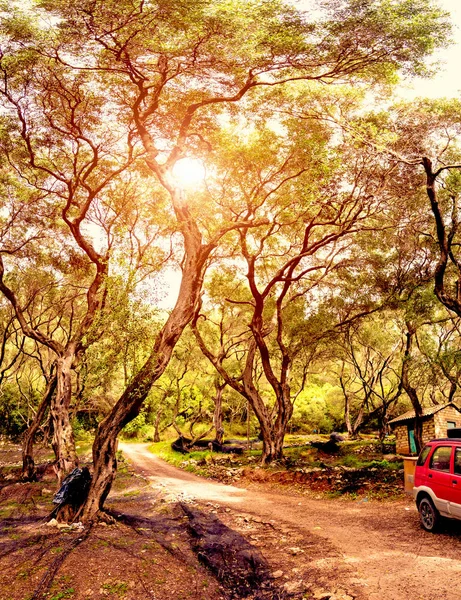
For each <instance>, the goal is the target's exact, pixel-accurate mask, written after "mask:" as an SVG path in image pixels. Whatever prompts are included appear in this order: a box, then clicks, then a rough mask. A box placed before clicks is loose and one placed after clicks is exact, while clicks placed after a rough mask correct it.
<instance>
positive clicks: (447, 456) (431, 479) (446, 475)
mask: <svg viewBox="0 0 461 600" xmlns="http://www.w3.org/2000/svg"><path fill="white" fill-rule="evenodd" d="M451 455H452V446H448V445H447V446H445V445H442V446H437V448H436V449H435V450H434V452H433V453H432V456H431V458H430V461H429V469H428V471H427V485H428V486H429V487H430V488H431V489H432V491H433V492H434V494H435V496H436V498H435V499H434V501H435V504H436V507H437V509H438V510H439V511H440V512H441V513H445V514H449V512H450V509H449V504H450V500H451V498H452V495H453V483H452V480H453V474H452V473H450V464H451Z"/></svg>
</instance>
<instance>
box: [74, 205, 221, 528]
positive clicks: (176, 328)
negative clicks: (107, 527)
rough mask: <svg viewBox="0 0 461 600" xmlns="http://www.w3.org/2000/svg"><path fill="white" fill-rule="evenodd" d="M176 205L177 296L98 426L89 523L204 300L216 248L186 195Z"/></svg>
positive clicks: (86, 512) (86, 516)
mask: <svg viewBox="0 0 461 600" xmlns="http://www.w3.org/2000/svg"><path fill="white" fill-rule="evenodd" d="M173 204H174V207H175V211H176V215H177V217H178V220H179V222H180V223H181V224H182V233H183V237H184V245H185V254H184V261H183V265H182V268H183V276H182V281H181V287H180V290H179V295H178V300H177V302H176V304H175V306H174V308H173V310H172V311H171V313H170V316H169V317H168V319H167V321H166V323H165V325H164V326H163V327H162V329H161V330H160V332H159V333H158V335H157V338H156V340H155V344H154V347H153V349H152V352H151V354H150V356H149V358H148V359H147V361H146V363H145V364H144V365H143V367H142V368H141V369H140V371H139V372H138V373H137V374H136V375H135V377H134V378H133V380H132V382H131V383H130V384H129V386H128V387H127V388H126V390H125V391H124V393H123V394H122V396H121V397H120V399H119V400H118V402H117V403H116V404H115V406H114V407H113V409H112V410H111V412H110V413H109V415H108V416H107V417H106V418H105V419H104V420H103V421H102V422H101V423H100V425H99V427H98V430H97V432H96V438H95V440H94V444H93V478H92V481H91V486H90V489H89V493H88V497H87V500H86V502H85V505H84V508H83V512H82V519H83V520H84V521H92V520H94V519H95V518H97V515H98V513H99V511H100V510H102V508H103V505H104V502H105V500H106V498H107V495H108V493H109V491H110V488H111V486H112V481H113V479H114V477H115V473H116V469H117V461H116V457H115V452H116V444H117V436H118V434H119V433H120V431H121V430H122V429H123V427H124V426H125V425H126V424H127V423H129V422H130V421H131V420H132V419H134V418H135V417H136V416H137V415H138V414H139V411H140V409H141V406H142V404H143V402H144V400H145V399H146V397H147V395H148V393H149V391H150V389H151V387H152V385H153V384H154V383H155V381H157V379H158V378H159V377H160V376H161V375H162V374H163V372H164V371H165V369H166V367H167V365H168V363H169V361H170V358H171V354H172V352H173V349H174V347H175V345H176V343H177V341H178V340H179V338H180V336H181V334H182V332H183V331H184V329H185V327H186V326H187V325H188V324H189V323H190V322H191V320H192V318H193V316H194V314H195V312H196V308H197V304H198V301H199V298H200V292H201V289H202V285H203V276H204V271H205V263H206V260H207V258H208V256H209V254H210V252H211V250H212V249H213V247H212V246H210V245H206V246H204V245H202V243H201V235H200V232H199V230H198V228H197V225H196V224H195V222H194V221H193V219H191V218H190V215H189V212H188V208H187V206H186V205H184V203H182V202H181V198H179V199H178V198H176V199H174V201H173Z"/></svg>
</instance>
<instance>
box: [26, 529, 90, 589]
mask: <svg viewBox="0 0 461 600" xmlns="http://www.w3.org/2000/svg"><path fill="white" fill-rule="evenodd" d="M90 532H91V527H89V528H88V529H85V530H84V531H82V532H81V533H79V534H78V535H77V536H76V537H75V538H74V539H72V540H71V541H70V542H69V544H68V545H67V546H66V547H65V548H64V550H63V551H62V552H61V553H60V554H59V555H58V556H57V557H56V558H55V559H54V560H53V561H52V562H51V564H50V565H49V567H48V569H47V571H46V573H45V574H44V576H43V577H42V579H41V581H40V583H39V584H38V586H37V588H36V589H35V591H34V593H33V595H32V596H31V598H30V600H45V599H46V597H47V595H48V592H49V590H50V587H51V584H52V583H53V580H54V578H55V577H56V574H57V573H58V571H59V569H60V568H61V565H62V564H63V562H64V561H65V560H66V558H67V557H68V556H69V554H70V553H71V552H72V551H73V550H75V548H77V546H79V545H80V544H81V543H82V542H84V541H85V540H86V539H87V537H88V536H89V534H90Z"/></svg>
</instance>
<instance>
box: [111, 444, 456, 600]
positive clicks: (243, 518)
mask: <svg viewBox="0 0 461 600" xmlns="http://www.w3.org/2000/svg"><path fill="white" fill-rule="evenodd" d="M120 448H121V449H122V450H123V452H124V454H125V455H126V456H127V458H128V459H129V460H130V462H132V464H133V466H134V467H135V469H136V470H137V471H138V472H139V473H140V474H141V475H143V476H144V477H145V478H146V479H147V480H148V481H149V482H150V485H151V486H152V488H153V491H154V495H156V496H157V497H158V495H159V494H160V495H161V496H162V497H163V499H164V500H165V501H172V502H174V501H185V502H191V503H198V504H202V505H206V506H207V507H208V509H209V510H212V511H213V512H215V513H218V514H219V516H220V518H222V519H223V520H224V521H225V522H226V524H228V525H229V526H231V527H235V528H240V530H241V531H243V532H245V529H246V530H247V534H248V537H249V539H250V541H252V543H254V544H255V545H256V546H259V548H260V550H261V551H262V552H263V554H265V555H266V556H267V555H269V556H267V557H268V560H269V561H270V563H271V565H272V566H273V568H274V569H276V568H277V567H278V566H280V567H281V569H280V572H279V576H280V577H282V575H280V573H282V572H284V575H283V576H284V577H285V580H286V581H287V583H286V584H285V585H287V586H288V585H290V584H291V585H292V586H293V589H296V585H297V581H298V583H299V582H300V581H301V580H302V578H304V580H306V579H307V578H310V579H311V580H312V578H313V577H314V578H316V584H317V585H318V586H319V590H320V592H321V590H322V589H323V590H325V589H326V587H328V582H331V590H334V589H335V588H336V589H337V588H341V591H340V592H337V595H336V597H337V598H341V597H344V598H347V597H351V598H352V597H355V598H363V599H367V600H458V599H459V598H461V562H460V559H461V526H460V523H458V522H456V523H455V522H450V523H449V524H448V525H447V526H446V531H444V532H442V533H439V534H437V535H433V534H429V533H426V532H424V531H423V530H421V529H420V526H419V522H418V515H417V512H416V509H415V508H414V506H413V504H412V502H411V501H410V500H409V501H408V502H405V501H401V502H364V501H344V500H314V499H311V498H307V497H305V496H303V495H289V494H287V493H284V492H283V491H281V492H280V493H279V492H274V491H273V490H270V491H267V489H266V488H264V486H261V485H260V486H259V487H258V489H253V488H252V489H245V488H243V487H235V486H229V485H223V484H219V483H213V482H210V481H208V480H205V479H202V478H200V477H196V476H195V475H192V474H190V473H187V472H185V471H182V470H179V469H176V468H175V467H172V466H171V465H168V464H167V463H165V462H163V461H161V460H160V459H158V458H156V457H155V456H153V455H152V454H150V453H149V452H148V451H147V446H146V445H144V444H121V446H120ZM288 556H289V557H290V559H291V562H289V561H288V562H287V557H288ZM278 561H280V562H278ZM293 565H295V566H293ZM310 585H311V586H312V585H313V584H312V581H310ZM333 586H335V587H333ZM312 589H314V588H312V587H311V591H312ZM341 594H342V596H341Z"/></svg>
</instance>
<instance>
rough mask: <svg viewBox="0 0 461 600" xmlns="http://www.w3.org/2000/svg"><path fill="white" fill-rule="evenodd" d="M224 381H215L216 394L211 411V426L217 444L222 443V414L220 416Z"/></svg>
mask: <svg viewBox="0 0 461 600" xmlns="http://www.w3.org/2000/svg"><path fill="white" fill-rule="evenodd" d="M226 385H227V384H226V383H221V384H220V383H219V382H218V381H216V382H215V387H216V395H215V397H214V413H213V426H214V428H215V431H216V437H215V440H216V442H217V443H218V444H222V443H223V441H224V427H223V416H222V397H223V392H224V388H225V387H226Z"/></svg>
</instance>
